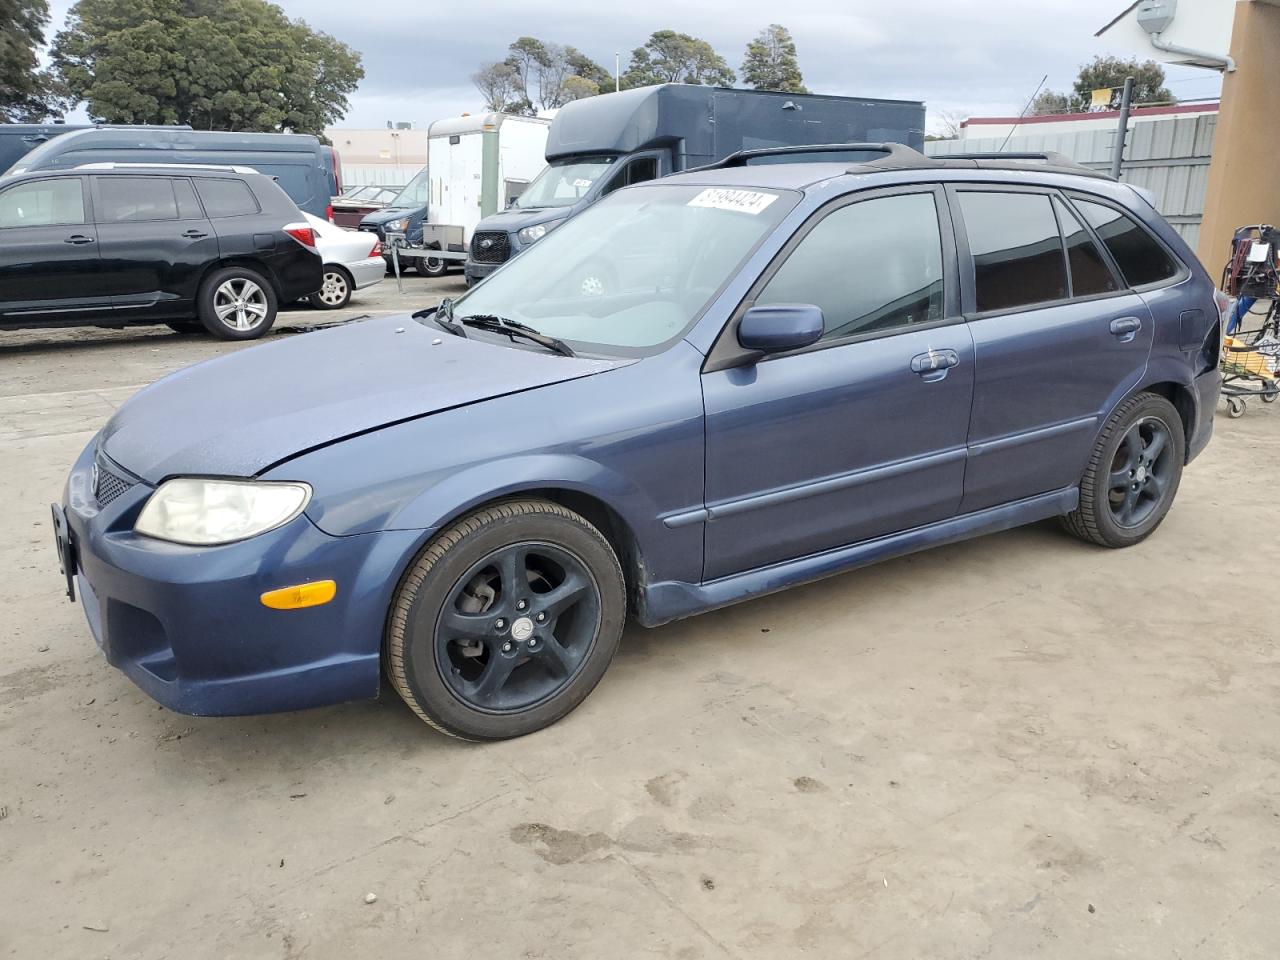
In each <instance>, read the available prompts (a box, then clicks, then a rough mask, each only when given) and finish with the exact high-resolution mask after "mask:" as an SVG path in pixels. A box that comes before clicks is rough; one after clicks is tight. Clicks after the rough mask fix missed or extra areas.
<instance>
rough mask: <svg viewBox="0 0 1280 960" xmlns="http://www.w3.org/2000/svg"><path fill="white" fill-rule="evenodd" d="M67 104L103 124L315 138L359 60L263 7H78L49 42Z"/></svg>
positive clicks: (82, 2)
mask: <svg viewBox="0 0 1280 960" xmlns="http://www.w3.org/2000/svg"><path fill="white" fill-rule="evenodd" d="M53 62H54V66H55V67H56V69H57V71H58V73H59V75H60V77H61V79H62V81H63V82H64V83H65V84H66V88H67V90H68V91H69V93H70V95H71V96H72V97H73V98H74V99H75V100H76V101H84V102H85V103H86V105H87V108H88V111H89V114H90V116H92V117H94V118H95V119H98V120H103V121H106V122H108V123H189V124H191V125H192V126H193V127H196V128H198V129H206V130H267V131H270V130H292V131H294V132H295V133H314V134H319V133H321V132H322V131H323V129H324V127H325V126H326V125H327V124H329V123H332V122H333V121H335V120H338V119H339V118H341V117H342V116H343V114H345V113H346V111H347V107H348V100H347V97H348V95H349V94H350V93H351V92H352V91H353V90H354V89H355V88H356V85H357V84H358V83H359V82H360V79H361V77H363V76H364V69H363V68H362V67H361V66H360V55H359V54H357V53H356V52H355V51H353V50H352V49H351V48H350V47H348V46H347V45H346V44H343V43H340V42H339V41H337V40H335V39H334V38H333V37H330V36H328V35H327V34H323V33H317V32H315V31H313V30H312V29H311V28H310V27H308V26H307V25H306V24H305V23H304V22H302V21H301V20H289V19H288V18H287V17H286V16H285V15H284V13H283V12H282V11H281V10H280V8H279V7H277V6H275V5H274V4H272V3H268V2H266V0H79V2H78V3H77V4H76V5H75V6H74V7H72V8H71V12H70V14H69V15H68V20H67V26H66V28H65V29H64V30H62V31H61V32H59V33H58V35H57V36H56V37H55V38H54V43H53Z"/></svg>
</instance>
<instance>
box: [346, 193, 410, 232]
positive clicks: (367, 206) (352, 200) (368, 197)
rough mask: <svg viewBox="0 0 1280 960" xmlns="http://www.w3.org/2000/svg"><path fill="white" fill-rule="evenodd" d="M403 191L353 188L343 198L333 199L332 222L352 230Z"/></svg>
mask: <svg viewBox="0 0 1280 960" xmlns="http://www.w3.org/2000/svg"><path fill="white" fill-rule="evenodd" d="M403 189H404V188H403V187H384V186H378V185H371V186H367V187H355V188H353V189H352V190H350V191H349V192H348V193H346V194H344V195H343V196H341V197H334V198H333V222H334V223H336V224H337V225H338V226H340V227H350V228H351V229H353V230H354V229H355V228H356V227H358V226H360V221H361V220H363V219H364V218H365V216H366V215H368V214H370V213H373V211H375V210H381V209H382V208H383V207H385V206H386V205H387V204H388V203H390V202H391V201H392V200H394V199H395V198H396V196H397V195H398V194H399V193H400V191H401V190H403Z"/></svg>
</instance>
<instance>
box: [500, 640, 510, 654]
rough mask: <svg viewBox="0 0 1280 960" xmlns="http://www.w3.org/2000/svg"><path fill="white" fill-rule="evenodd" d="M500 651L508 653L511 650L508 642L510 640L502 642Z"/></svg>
mask: <svg viewBox="0 0 1280 960" xmlns="http://www.w3.org/2000/svg"><path fill="white" fill-rule="evenodd" d="M502 652H503V653H510V652H511V643H510V641H508V642H507V643H504V644H503V645H502Z"/></svg>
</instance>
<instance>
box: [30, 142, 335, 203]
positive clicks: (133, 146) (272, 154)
mask: <svg viewBox="0 0 1280 960" xmlns="http://www.w3.org/2000/svg"><path fill="white" fill-rule="evenodd" d="M338 162H339V161H338V156H337V153H336V152H335V151H334V149H333V148H332V147H330V146H328V145H326V144H322V143H321V142H320V141H319V140H318V139H317V138H315V137H313V136H309V135H307V134H295V133H221V132H216V131H208V130H192V129H190V128H185V129H184V128H180V127H93V128H90V129H88V130H75V131H72V132H71V133H64V134H62V135H60V136H56V137H54V138H53V139H52V140H50V141H49V142H47V143H42V144H41V145H40V146H38V147H36V148H35V149H34V150H32V151H31V152H30V153H28V154H26V155H25V156H23V157H20V158H19V159H18V161H17V162H16V163H15V164H14V165H13V166H12V167H11V168H10V170H9V171H8V172H9V173H22V172H25V171H34V170H69V169H73V168H75V167H83V166H86V165H88V164H91V163H128V164H139V163H141V164H165V165H171V164H183V165H186V164H202V165H208V166H225V167H230V166H238V167H252V168H253V169H254V170H256V171H257V172H258V173H262V174H265V175H266V176H268V177H274V178H275V180H276V182H277V183H279V184H280V187H281V189H283V190H284V192H285V193H287V194H288V195H289V197H290V199H292V200H293V202H294V203H296V204H297V205H298V208H299V209H301V210H305V211H306V212H307V213H310V214H312V215H313V216H317V217H321V218H322V219H326V220H327V219H329V217H330V214H331V213H332V211H331V210H330V202H331V199H332V197H333V196H334V195H335V194H337V193H338V192H339V189H340V184H339V179H340V169H339V166H338Z"/></svg>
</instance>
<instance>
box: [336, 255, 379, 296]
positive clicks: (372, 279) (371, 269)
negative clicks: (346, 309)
mask: <svg viewBox="0 0 1280 960" xmlns="http://www.w3.org/2000/svg"><path fill="white" fill-rule="evenodd" d="M343 266H345V267H346V268H347V270H349V271H350V272H351V279H352V280H353V281H354V282H355V289H356V290H363V289H364V288H365V287H371V286H373V285H374V284H375V283H379V282H381V281H382V280H383V278H385V277H386V275H387V263H386V261H385V260H383V259H382V257H381V256H380V255H379V256H376V257H370V258H368V259H367V260H357V261H356V262H355V263H346V264H343Z"/></svg>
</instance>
